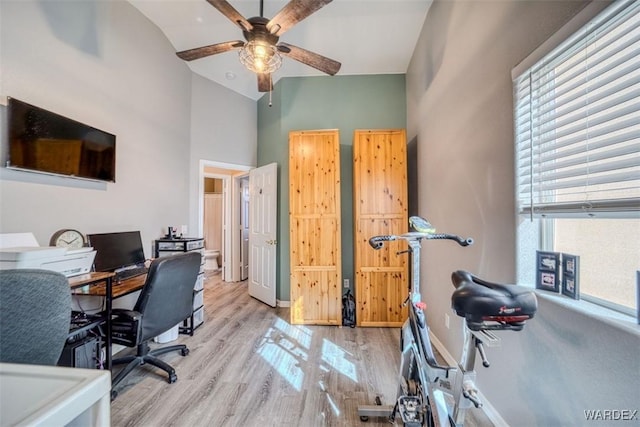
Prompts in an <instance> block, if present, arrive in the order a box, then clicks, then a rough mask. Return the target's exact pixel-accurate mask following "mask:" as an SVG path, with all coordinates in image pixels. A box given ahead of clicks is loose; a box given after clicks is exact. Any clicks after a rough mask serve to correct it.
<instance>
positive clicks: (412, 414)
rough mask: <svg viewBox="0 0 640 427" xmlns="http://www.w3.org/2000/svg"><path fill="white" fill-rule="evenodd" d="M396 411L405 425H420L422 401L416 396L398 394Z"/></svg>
mask: <svg viewBox="0 0 640 427" xmlns="http://www.w3.org/2000/svg"><path fill="white" fill-rule="evenodd" d="M398 412H400V417H401V418H402V422H403V423H404V424H405V425H413V424H418V425H422V402H421V401H420V398H419V397H417V396H400V397H399V398H398Z"/></svg>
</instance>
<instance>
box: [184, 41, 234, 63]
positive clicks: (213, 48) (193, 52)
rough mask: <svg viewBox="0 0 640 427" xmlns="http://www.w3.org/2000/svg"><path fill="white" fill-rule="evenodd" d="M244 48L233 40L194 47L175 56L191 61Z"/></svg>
mask: <svg viewBox="0 0 640 427" xmlns="http://www.w3.org/2000/svg"><path fill="white" fill-rule="evenodd" d="M242 46H244V42H243V41H240V40H234V41H230V42H224V43H217V44H212V45H209V46H202V47H196V48H193V49H189V50H183V51H180V52H177V53H176V55H178V57H179V58H180V59H184V60H185V61H193V60H194V59H200V58H204V57H205V56H211V55H217V54H218V53H224V52H228V51H230V50H233V49H240V48H241V47H242Z"/></svg>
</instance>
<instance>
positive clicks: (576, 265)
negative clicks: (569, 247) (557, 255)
mask: <svg viewBox="0 0 640 427" xmlns="http://www.w3.org/2000/svg"><path fill="white" fill-rule="evenodd" d="M562 294H563V295H566V296H568V297H569V298H573V299H580V257H579V256H577V255H571V254H562Z"/></svg>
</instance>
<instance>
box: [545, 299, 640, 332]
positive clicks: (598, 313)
mask: <svg viewBox="0 0 640 427" xmlns="http://www.w3.org/2000/svg"><path fill="white" fill-rule="evenodd" d="M535 293H536V296H537V297H538V298H541V299H544V300H546V301H550V302H552V303H553V304H555V305H557V306H560V307H562V308H566V309H568V310H573V311H575V312H578V313H580V314H583V315H585V316H589V317H593V318H595V319H598V320H601V321H602V322H605V323H607V324H609V325H611V326H614V327H616V328H620V329H623V330H625V331H627V332H629V333H631V334H633V335H636V336H638V337H640V325H638V321H637V320H636V318H635V317H633V316H629V315H627V314H624V313H620V312H617V311H615V310H611V309H609V308H606V307H602V306H600V305H597V304H594V303H592V302H589V301H585V300H574V299H572V298H569V297H566V296H564V295H560V294H554V293H550V292H546V291H543V290H539V289H535Z"/></svg>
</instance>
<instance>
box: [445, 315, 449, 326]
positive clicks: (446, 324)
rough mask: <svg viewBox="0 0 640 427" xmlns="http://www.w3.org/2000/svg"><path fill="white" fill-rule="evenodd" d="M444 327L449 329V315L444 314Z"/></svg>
mask: <svg viewBox="0 0 640 427" xmlns="http://www.w3.org/2000/svg"><path fill="white" fill-rule="evenodd" d="M444 326H445V327H446V328H447V329H449V315H448V314H447V313H445V314H444Z"/></svg>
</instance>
